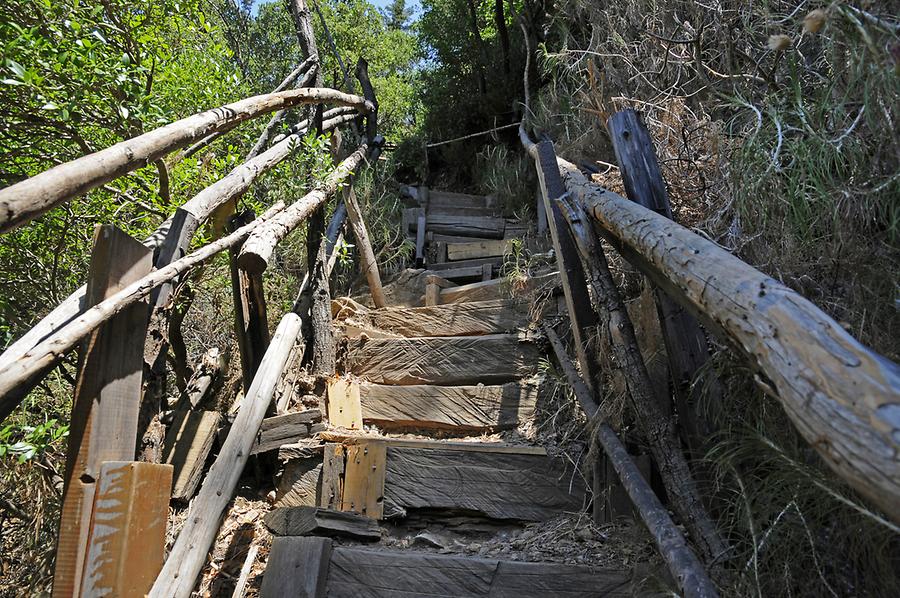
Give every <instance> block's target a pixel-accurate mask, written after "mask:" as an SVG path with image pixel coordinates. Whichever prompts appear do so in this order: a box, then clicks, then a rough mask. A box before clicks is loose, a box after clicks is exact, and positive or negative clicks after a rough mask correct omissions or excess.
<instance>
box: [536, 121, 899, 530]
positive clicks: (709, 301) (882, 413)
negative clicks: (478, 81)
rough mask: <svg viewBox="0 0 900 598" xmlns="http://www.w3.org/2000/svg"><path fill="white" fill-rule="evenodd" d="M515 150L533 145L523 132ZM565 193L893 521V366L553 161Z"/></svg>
mask: <svg viewBox="0 0 900 598" xmlns="http://www.w3.org/2000/svg"><path fill="white" fill-rule="evenodd" d="M520 137H521V140H522V144H523V146H524V147H525V148H526V150H527V151H528V152H529V153H530V154H531V155H532V156H534V157H535V158H536V157H537V144H535V143H534V142H532V141H531V139H530V138H529V137H528V135H527V133H526V132H525V130H524V128H522V129H520ZM557 167H558V169H559V172H560V174H561V176H562V179H563V182H564V184H565V188H566V191H567V193H568V195H569V196H570V197H571V198H572V199H573V200H575V201H577V202H578V203H579V204H581V206H582V208H583V209H584V211H585V212H586V213H587V214H588V215H589V217H590V219H591V221H592V224H593V226H594V227H595V228H596V230H597V232H598V233H599V234H600V236H601V237H602V238H604V239H605V240H606V241H607V242H608V243H609V244H610V245H611V246H612V247H614V248H615V249H616V250H617V251H618V252H619V253H620V254H621V255H622V256H623V257H624V258H625V259H627V260H628V261H629V262H630V263H631V264H632V265H634V266H635V267H636V268H638V270H640V271H641V272H642V273H643V274H645V275H646V276H648V277H649V278H650V280H652V281H653V282H654V283H655V284H656V285H658V286H659V287H660V288H661V289H662V291H663V292H665V293H666V294H667V295H668V296H669V297H670V298H671V299H672V300H674V301H675V302H676V303H677V304H679V305H681V306H683V307H684V308H686V309H688V310H689V311H690V312H691V313H693V314H694V315H695V316H696V317H698V318H699V319H700V321H701V322H702V323H703V324H704V325H706V326H707V327H708V328H709V330H711V331H713V332H715V333H717V335H718V336H719V337H720V338H722V339H724V340H725V341H726V342H728V343H729V344H730V345H731V346H733V347H736V348H737V349H738V350H739V352H740V353H741V354H743V355H744V357H745V358H746V359H747V360H748V361H749V363H750V364H751V366H752V367H753V368H754V369H755V371H756V372H757V376H756V377H755V378H756V380H757V382H758V384H760V386H761V387H762V388H763V390H764V391H765V392H766V393H767V394H769V395H770V396H772V397H773V398H775V399H776V400H778V401H779V402H780V403H781V405H782V406H783V407H784V409H785V411H786V412H787V414H788V416H789V417H790V419H791V421H792V422H793V423H794V425H795V426H796V427H797V429H798V430H799V431H800V433H801V434H802V435H803V437H804V438H805V439H806V440H807V442H809V444H810V445H811V446H812V447H813V448H814V449H815V450H816V451H817V452H818V453H819V455H820V456H821V457H822V459H823V460H824V461H825V463H826V464H828V466H829V467H830V468H831V469H832V470H833V471H835V472H836V473H837V474H838V475H839V476H840V477H841V478H843V479H844V480H845V481H847V482H848V483H849V484H850V485H851V486H852V487H853V488H854V489H855V490H856V491H857V492H859V493H860V494H861V495H863V496H865V497H867V498H868V499H870V500H871V501H872V502H873V503H874V504H875V505H877V506H878V507H879V508H881V509H882V510H883V511H884V512H885V513H886V514H887V515H888V517H889V518H890V519H892V520H893V521H894V522H900V366H898V364H896V363H894V362H892V361H890V360H889V359H887V358H885V357H883V356H881V355H879V354H877V353H875V352H874V351H872V350H871V349H869V348H868V347H865V346H864V345H862V344H861V343H860V342H859V341H857V340H856V339H854V338H853V337H852V336H851V335H850V334H849V333H848V332H847V331H846V330H844V328H843V327H842V326H841V325H840V324H838V323H837V322H836V321H834V320H833V319H832V318H830V317H829V316H828V315H827V314H825V313H824V312H823V311H822V310H820V309H819V308H818V307H816V306H815V305H814V304H813V303H811V302H810V301H808V300H807V299H805V298H804V297H802V296H801V295H800V294H798V293H796V292H794V291H793V290H791V289H789V288H788V287H786V286H785V285H783V284H781V283H780V282H778V281H777V280H774V279H773V278H771V277H769V276H766V275H765V274H763V273H762V272H760V271H759V270H756V269H755V268H753V267H752V266H749V265H748V264H746V263H744V262H743V261H741V260H740V259H739V258H737V257H735V256H734V255H732V254H730V253H729V252H727V251H726V250H724V249H722V248H721V247H720V246H718V245H716V244H715V243H713V242H711V241H709V240H707V239H705V238H703V237H701V236H699V235H697V234H695V233H693V232H691V231H690V230H688V229H687V228H685V227H683V226H681V225H679V224H677V223H675V222H673V221H671V220H669V219H668V218H666V217H665V216H664V215H661V214H658V213H656V212H654V211H653V210H650V209H647V208H645V207H643V206H641V205H638V204H637V203H634V202H632V201H628V200H627V199H625V198H623V197H621V196H619V195H617V194H615V193H613V192H610V191H608V190H606V189H604V188H602V187H600V186H599V185H597V184H595V183H593V182H591V181H590V180H588V179H587V178H586V177H585V176H584V175H583V174H582V173H581V172H580V171H579V170H578V168H577V167H576V166H575V165H574V164H572V163H570V162H567V161H566V160H563V159H561V158H557Z"/></svg>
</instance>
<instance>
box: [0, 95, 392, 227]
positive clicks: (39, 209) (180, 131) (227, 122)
mask: <svg viewBox="0 0 900 598" xmlns="http://www.w3.org/2000/svg"><path fill="white" fill-rule="evenodd" d="M323 102H329V103H336V104H340V105H342V106H352V107H355V108H357V109H358V110H359V111H361V112H371V111H373V110H374V109H375V106H374V105H372V104H371V102H369V101H367V100H366V99H365V98H363V97H361V96H356V95H352V94H347V93H343V92H340V91H336V90H333V89H324V88H309V87H307V88H301V89H293V90H289V91H280V92H277V93H269V94H264V95H259V96H254V97H251V98H247V99H244V100H240V101H238V102H233V103H231V104H226V105H225V106H222V107H220V108H213V109H212V110H207V111H205V112H201V113H199V114H195V115H193V116H189V117H187V118H183V119H181V120H178V121H175V122H173V123H171V124H168V125H165V126H163V127H160V128H158V129H154V130H153V131H150V132H148V133H144V134H143V135H139V136H138V137H134V138H133V139H128V140H126V141H122V142H120V143H117V144H115V145H113V146H111V147H108V148H106V149H103V150H100V151H98V152H94V153H92V154H88V155H87V156H82V157H81V158H77V159H75V160H72V161H71V162H66V163H65V164H60V165H59V166H56V167H54V168H51V169H50V170H47V171H45V172H42V173H41V174H38V175H35V176H33V177H31V178H28V179H25V180H24V181H21V182H19V183H16V184H15V185H11V186H9V187H6V188H4V189H0V232H6V231H9V230H12V229H13V228H16V227H18V226H20V225H22V224H24V223H25V222H28V221H30V220H32V219H34V218H36V217H37V216H40V215H41V214H43V213H44V212H46V211H48V210H50V209H51V208H53V207H55V206H58V205H60V204H61V203H63V202H65V201H67V200H69V199H72V198H73V197H77V196H79V195H82V194H84V193H87V192H88V191H90V190H91V189H95V188H97V187H99V186H101V185H103V184H105V183H108V182H110V181H112V180H114V179H116V178H118V177H120V176H122V175H125V174H127V173H129V172H131V171H132V170H136V169H138V168H141V167H143V166H147V165H148V164H152V163H153V162H154V161H156V160H158V159H160V158H162V157H163V156H165V155H166V154H168V153H170V152H173V151H175V150H178V149H181V148H183V147H185V146H187V145H189V144H190V143H193V142H195V141H198V140H200V139H203V138H204V137H206V136H207V135H209V134H210V133H215V132H217V131H223V130H229V129H232V128H234V127H236V126H238V125H239V124H241V123H243V122H245V121H247V120H250V119H253V118H255V117H257V116H260V115H262V114H267V113H269V112H274V111H277V110H284V109H287V108H291V107H294V106H298V105H300V104H320V103H323Z"/></svg>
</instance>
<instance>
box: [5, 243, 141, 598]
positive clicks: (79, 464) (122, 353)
mask: <svg viewBox="0 0 900 598" xmlns="http://www.w3.org/2000/svg"><path fill="white" fill-rule="evenodd" d="M152 265H153V253H152V251H151V250H150V249H149V248H147V247H145V246H144V245H143V244H141V243H140V242H138V241H136V240H134V239H132V238H131V237H129V236H128V235H126V234H125V233H124V232H122V231H121V230H119V229H117V228H115V227H113V226H97V227H96V228H95V229H94V248H93V253H92V256H91V268H90V273H89V278H88V285H87V293H86V304H87V305H88V306H90V305H95V304H97V303H100V302H102V301H103V300H104V299H106V298H108V297H110V296H112V295H114V294H115V293H117V292H118V291H120V290H121V289H122V288H124V287H125V286H127V285H129V284H131V283H132V282H134V281H136V280H138V279H140V278H141V277H142V276H145V275H146V274H147V273H148V272H150V269H151V268H152ZM146 331H147V303H146V302H145V301H140V302H136V303H134V304H133V305H131V306H129V307H127V308H126V309H124V310H123V311H121V312H120V313H118V314H117V315H116V316H114V317H113V318H111V319H110V320H109V321H108V322H106V323H105V324H104V325H103V326H101V327H100V328H98V329H97V330H95V331H94V332H93V333H92V334H91V335H90V336H89V337H88V340H87V342H86V344H85V346H84V349H83V351H82V354H81V360H80V368H79V373H78V383H77V384H76V386H75V397H74V399H73V401H72V419H71V426H70V431H69V445H68V452H67V455H66V474H65V481H66V485H65V493H64V496H63V507H62V514H61V516H60V532H59V543H58V546H57V558H56V567H55V574H54V581H53V594H54V596H77V595H78V590H79V588H80V587H81V585H82V584H81V581H82V574H83V569H82V568H83V566H84V562H85V550H86V549H87V535H88V525H89V523H90V516H91V508H92V505H93V503H94V493H95V491H96V480H97V477H98V476H99V474H100V465H101V463H103V462H104V461H130V460H132V459H134V451H135V445H136V440H137V428H138V412H139V410H140V400H141V374H142V372H143V353H144V337H145V335H146ZM0 394H2V393H0Z"/></svg>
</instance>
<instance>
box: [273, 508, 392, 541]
mask: <svg viewBox="0 0 900 598" xmlns="http://www.w3.org/2000/svg"><path fill="white" fill-rule="evenodd" d="M263 521H265V524H266V527H267V528H268V529H269V531H270V532H272V533H273V534H275V535H276V536H328V537H342V538H353V539H356V540H363V541H374V542H377V541H378V540H380V539H381V528H380V527H379V526H378V524H377V523H376V522H375V521H374V520H372V519H370V518H368V517H363V516H362V515H357V514H356V513H344V512H342V511H335V510H332V509H323V508H319V507H287V508H280V509H275V510H273V511H269V512H268V513H266V515H265V517H264V518H263Z"/></svg>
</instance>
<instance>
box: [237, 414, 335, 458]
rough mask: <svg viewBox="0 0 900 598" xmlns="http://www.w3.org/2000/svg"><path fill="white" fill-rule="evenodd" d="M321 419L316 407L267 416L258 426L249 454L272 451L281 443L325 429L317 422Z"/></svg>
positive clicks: (306, 436)
mask: <svg viewBox="0 0 900 598" xmlns="http://www.w3.org/2000/svg"><path fill="white" fill-rule="evenodd" d="M321 421H322V412H321V411H319V410H318V409H307V410H306V411H298V412H296V413H285V414H284V415H276V416H274V417H268V418H266V419H264V420H263V422H262V424H261V425H260V427H259V432H257V434H256V439H255V440H254V441H253V445H252V446H251V447H250V454H251V455H255V454H257V453H265V452H267V451H273V450H275V449H277V448H279V447H281V445H283V444H288V443H290V442H294V441H296V440H299V439H301V438H308V437H310V436H312V435H313V434H315V433H316V432H319V431H321V430H324V429H325V426H323V425H321V424H320V423H319V422H321Z"/></svg>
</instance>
